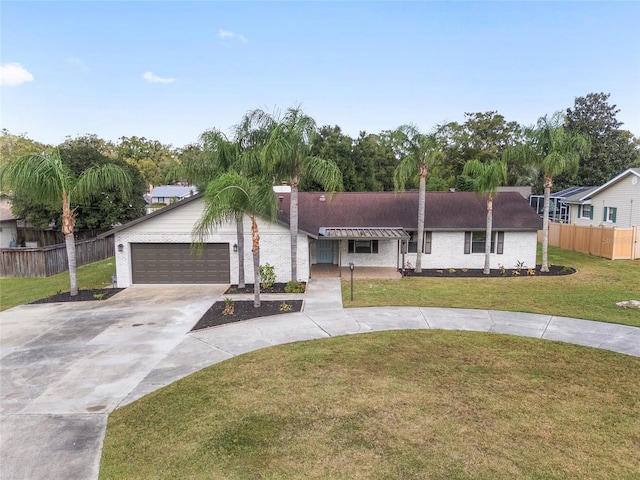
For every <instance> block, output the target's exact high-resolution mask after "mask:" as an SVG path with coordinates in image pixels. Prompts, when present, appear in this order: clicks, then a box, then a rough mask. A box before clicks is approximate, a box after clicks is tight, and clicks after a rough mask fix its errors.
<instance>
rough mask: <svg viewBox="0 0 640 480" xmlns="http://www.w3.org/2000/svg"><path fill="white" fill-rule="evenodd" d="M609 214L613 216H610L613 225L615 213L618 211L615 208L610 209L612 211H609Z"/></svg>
mask: <svg viewBox="0 0 640 480" xmlns="http://www.w3.org/2000/svg"><path fill="white" fill-rule="evenodd" d="M611 213H612V214H613V215H612V218H611V221H612V222H613V223H616V213H618V209H617V208H612V209H611Z"/></svg>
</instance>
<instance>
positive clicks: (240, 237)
mask: <svg viewBox="0 0 640 480" xmlns="http://www.w3.org/2000/svg"><path fill="white" fill-rule="evenodd" d="M236 236H237V239H236V241H237V242H238V288H239V289H240V288H244V287H245V281H244V217H243V216H242V215H241V216H240V217H239V218H237V219H236Z"/></svg>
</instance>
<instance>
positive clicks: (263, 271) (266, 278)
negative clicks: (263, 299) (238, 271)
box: [260, 263, 276, 288]
mask: <svg viewBox="0 0 640 480" xmlns="http://www.w3.org/2000/svg"><path fill="white" fill-rule="evenodd" d="M274 283H276V272H275V269H274V267H273V265H270V264H268V263H265V264H264V265H260V286H261V287H262V288H271V287H273V284H274Z"/></svg>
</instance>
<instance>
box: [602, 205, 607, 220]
mask: <svg viewBox="0 0 640 480" xmlns="http://www.w3.org/2000/svg"><path fill="white" fill-rule="evenodd" d="M607 208H608V207H604V218H603V219H602V221H603V222H606V221H607Z"/></svg>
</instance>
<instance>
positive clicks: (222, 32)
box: [218, 29, 248, 42]
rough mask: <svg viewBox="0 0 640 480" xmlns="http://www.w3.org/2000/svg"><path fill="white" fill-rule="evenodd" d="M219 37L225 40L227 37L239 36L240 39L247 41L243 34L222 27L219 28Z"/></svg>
mask: <svg viewBox="0 0 640 480" xmlns="http://www.w3.org/2000/svg"><path fill="white" fill-rule="evenodd" d="M218 37H220V38H221V39H223V40H226V39H227V38H231V39H233V38H237V39H238V40H240V41H242V42H247V41H248V40H247V38H246V37H245V36H244V35H241V34H239V33H233V32H232V31H230V30H223V29H220V30H218Z"/></svg>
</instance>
